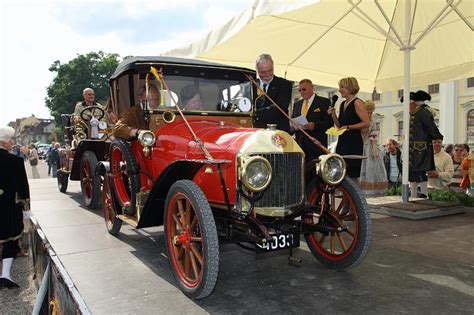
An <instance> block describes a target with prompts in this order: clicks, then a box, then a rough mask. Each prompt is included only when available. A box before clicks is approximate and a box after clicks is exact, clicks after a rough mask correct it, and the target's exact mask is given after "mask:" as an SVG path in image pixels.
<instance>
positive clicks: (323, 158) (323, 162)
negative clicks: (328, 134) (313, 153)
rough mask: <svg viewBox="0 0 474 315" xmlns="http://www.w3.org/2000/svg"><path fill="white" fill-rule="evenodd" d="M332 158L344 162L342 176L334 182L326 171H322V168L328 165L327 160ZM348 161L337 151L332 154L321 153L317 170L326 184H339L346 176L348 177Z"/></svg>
mask: <svg viewBox="0 0 474 315" xmlns="http://www.w3.org/2000/svg"><path fill="white" fill-rule="evenodd" d="M331 158H336V159H338V160H340V161H341V162H342V176H341V178H340V179H339V180H337V181H335V182H332V181H331V180H330V179H329V178H328V177H327V174H325V173H324V172H322V169H323V168H324V166H325V165H326V163H327V161H328V160H329V159H331ZM346 169H347V168H346V161H344V159H343V158H342V156H340V155H339V154H336V153H330V154H325V155H321V156H320V157H319V162H318V164H317V165H316V172H317V173H318V175H319V177H321V179H322V180H323V181H324V182H325V183H326V184H329V185H338V184H340V183H341V182H342V181H343V180H344V177H346Z"/></svg>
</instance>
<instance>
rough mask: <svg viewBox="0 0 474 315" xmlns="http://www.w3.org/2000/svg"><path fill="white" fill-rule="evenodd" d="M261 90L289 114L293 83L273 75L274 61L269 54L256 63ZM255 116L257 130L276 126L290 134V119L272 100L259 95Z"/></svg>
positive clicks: (258, 59)
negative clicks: (269, 125) (268, 125)
mask: <svg viewBox="0 0 474 315" xmlns="http://www.w3.org/2000/svg"><path fill="white" fill-rule="evenodd" d="M255 66H256V69H257V73H258V77H259V78H260V82H259V84H260V88H261V89H262V90H264V91H265V92H266V93H267V95H268V96H269V97H270V98H271V99H272V100H274V101H275V103H277V104H278V106H279V107H280V108H281V109H282V110H283V111H284V112H285V113H286V114H288V108H289V107H290V102H291V90H292V83H291V82H290V81H288V80H286V79H283V78H280V77H277V76H275V75H274V74H273V59H272V56H270V55H268V54H262V55H260V56H258V58H257V61H256V62H255ZM255 106H256V110H255V116H254V122H253V125H254V127H256V128H267V124H276V125H277V129H280V130H283V131H286V132H290V124H289V121H288V118H286V117H285V115H283V114H282V113H281V112H280V111H279V110H278V109H277V108H275V107H274V106H273V105H272V103H271V102H270V100H269V99H268V98H266V97H265V96H264V95H259V96H258V97H257V99H256V101H255Z"/></svg>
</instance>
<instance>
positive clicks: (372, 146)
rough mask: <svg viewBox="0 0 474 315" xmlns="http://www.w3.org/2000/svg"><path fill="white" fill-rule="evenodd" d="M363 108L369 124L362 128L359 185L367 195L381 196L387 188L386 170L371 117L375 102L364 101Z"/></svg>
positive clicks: (375, 127)
mask: <svg viewBox="0 0 474 315" xmlns="http://www.w3.org/2000/svg"><path fill="white" fill-rule="evenodd" d="M365 108H367V112H368V113H369V120H370V126H369V128H368V129H367V130H362V139H363V141H364V156H365V157H366V158H365V159H364V160H362V166H361V172H360V187H361V188H362V190H363V191H364V193H365V195H366V196H367V197H376V196H383V195H384V194H385V189H387V188H388V179H387V171H386V170H385V165H384V163H383V153H382V150H380V149H379V148H378V146H377V137H378V130H377V126H376V124H375V122H374V121H373V119H372V114H373V112H374V110H375V104H374V102H372V101H365Z"/></svg>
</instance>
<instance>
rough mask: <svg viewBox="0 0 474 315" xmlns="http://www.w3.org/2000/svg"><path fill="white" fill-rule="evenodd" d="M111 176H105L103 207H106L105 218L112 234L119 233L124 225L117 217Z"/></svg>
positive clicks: (108, 229)
mask: <svg viewBox="0 0 474 315" xmlns="http://www.w3.org/2000/svg"><path fill="white" fill-rule="evenodd" d="M110 182H111V178H110V176H107V175H106V176H105V178H104V185H103V188H102V207H103V209H104V220H105V226H106V228H107V231H109V233H110V234H112V235H117V234H118V233H119V232H120V228H121V227H122V220H120V219H119V218H118V217H117V212H116V211H115V204H114V199H113V196H112V192H111V190H110Z"/></svg>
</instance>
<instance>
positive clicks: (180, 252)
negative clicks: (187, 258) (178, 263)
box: [176, 247, 184, 260]
mask: <svg viewBox="0 0 474 315" xmlns="http://www.w3.org/2000/svg"><path fill="white" fill-rule="evenodd" d="M183 255H184V248H183V247H181V248H180V249H179V253H178V256H177V257H176V259H177V260H182V259H183Z"/></svg>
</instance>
